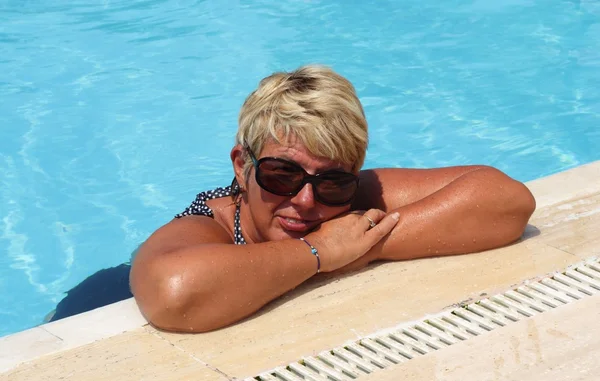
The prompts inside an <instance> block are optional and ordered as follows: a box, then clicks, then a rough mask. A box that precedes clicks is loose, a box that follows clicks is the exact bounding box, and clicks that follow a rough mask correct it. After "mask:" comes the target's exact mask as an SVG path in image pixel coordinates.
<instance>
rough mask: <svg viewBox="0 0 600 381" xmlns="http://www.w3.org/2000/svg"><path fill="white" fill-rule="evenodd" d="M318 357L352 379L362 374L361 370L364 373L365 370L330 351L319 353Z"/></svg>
mask: <svg viewBox="0 0 600 381" xmlns="http://www.w3.org/2000/svg"><path fill="white" fill-rule="evenodd" d="M317 357H318V358H319V359H320V360H321V361H323V362H324V363H327V364H329V366H331V367H333V368H334V369H335V370H337V371H338V372H340V373H342V374H345V375H347V376H348V377H350V378H352V379H354V378H357V377H358V376H360V374H361V372H362V373H363V374H364V372H363V371H362V370H360V369H359V368H358V367H357V366H356V365H355V364H352V363H349V362H347V361H345V360H343V359H341V358H339V357H336V356H334V355H332V354H331V353H330V352H323V353H320V354H318V355H317Z"/></svg>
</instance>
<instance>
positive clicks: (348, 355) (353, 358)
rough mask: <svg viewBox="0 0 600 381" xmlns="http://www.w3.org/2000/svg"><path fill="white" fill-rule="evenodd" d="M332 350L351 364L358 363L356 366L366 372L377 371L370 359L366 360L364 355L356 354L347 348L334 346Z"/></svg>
mask: <svg viewBox="0 0 600 381" xmlns="http://www.w3.org/2000/svg"><path fill="white" fill-rule="evenodd" d="M332 352H333V353H334V355H335V356H338V357H340V358H342V359H344V360H346V361H347V362H349V363H351V364H356V367H357V368H359V369H360V370H362V371H363V372H365V373H373V372H374V371H375V368H374V367H373V365H372V364H371V363H370V362H369V361H365V360H364V359H363V358H362V357H359V356H357V355H355V354H354V353H352V352H350V351H349V350H347V349H346V348H343V349H338V348H334V349H333V350H332Z"/></svg>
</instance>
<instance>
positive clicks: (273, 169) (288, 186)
mask: <svg viewBox="0 0 600 381" xmlns="http://www.w3.org/2000/svg"><path fill="white" fill-rule="evenodd" d="M256 178H257V180H258V183H259V185H260V186H262V187H263V188H264V189H265V190H267V191H269V192H271V193H275V194H277V195H280V196H287V195H291V194H293V193H295V192H297V191H298V190H299V188H300V186H301V185H302V179H303V178H304V173H303V171H302V168H300V167H298V166H294V165H293V164H292V163H286V162H284V161H279V160H265V161H263V162H261V163H260V165H259V167H258V169H257V171H256Z"/></svg>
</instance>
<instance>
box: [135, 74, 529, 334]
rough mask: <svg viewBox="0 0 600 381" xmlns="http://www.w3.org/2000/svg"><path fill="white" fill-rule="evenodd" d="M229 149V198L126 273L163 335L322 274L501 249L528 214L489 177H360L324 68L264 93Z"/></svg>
mask: <svg viewBox="0 0 600 381" xmlns="http://www.w3.org/2000/svg"><path fill="white" fill-rule="evenodd" d="M236 139H237V144H236V145H235V146H234V147H233V149H232V150H231V161H232V164H233V170H234V173H235V178H234V181H233V183H232V185H231V187H226V188H218V189H216V190H214V191H209V192H203V193H200V194H199V195H198V197H197V198H196V200H195V201H194V203H193V204H192V205H191V206H190V207H189V208H187V209H186V210H185V211H184V212H183V213H181V214H179V215H177V216H176V218H175V219H174V220H173V221H171V222H169V223H167V224H166V225H165V226H163V227H161V228H160V229H158V230H157V231H156V232H155V233H154V234H152V236H151V237H150V238H148V240H147V241H146V242H145V243H144V244H143V245H142V247H141V248H140V250H139V253H138V255H137V257H136V258H135V260H134V262H133V266H132V272H131V287H132V291H133V294H134V296H135V298H136V300H137V303H138V305H139V307H140V309H141V311H142V313H143V314H144V316H145V317H146V318H147V319H148V321H149V322H151V323H152V324H153V325H155V326H157V327H159V328H161V329H164V330H173V331H188V332H189V331H191V332H203V331H209V330H214V329H217V328H220V327H224V326H227V325H229V324H232V323H234V322H236V321H239V320H240V319H242V318H244V317H246V316H248V315H250V314H252V313H254V312H256V311H257V310H258V309H259V308H261V307H262V306H264V305H265V304H266V303H268V302H269V301H271V300H273V299H274V298H276V297H278V296H280V295H282V294H284V293H285V292H287V291H289V290H291V289H293V288H294V287H296V286H298V285H299V284H301V283H303V282H304V281H306V280H307V279H309V278H311V277H313V276H314V275H315V274H317V273H319V272H321V273H335V272H343V271H350V270H356V269H359V268H362V267H364V266H366V265H367V264H368V263H369V262H372V261H375V260H403V259H411V258H420V257H428V256H437V255H450V254H459V253H470V252H476V251H481V250H486V249H490V248H494V247H498V246H502V245H506V244H508V243H510V242H513V241H515V240H517V239H518V238H519V237H520V236H521V234H522V233H523V231H524V228H525V226H526V224H527V221H528V219H529V217H530V216H531V214H532V213H533V211H534V209H535V200H534V198H533V196H532V195H531V193H530V192H529V190H528V189H527V188H526V187H525V186H524V185H523V184H521V183H519V182H517V181H515V180H513V179H511V178H509V177H508V176H506V175H505V174H503V173H502V172H500V171H498V170H496V169H494V168H490V167H486V166H464V167H450V168H437V169H373V170H366V171H361V170H360V168H361V166H362V164H363V161H364V158H365V154H366V148H367V141H368V139H367V122H366V120H365V116H364V113H363V109H362V106H361V104H360V101H359V100H358V98H357V96H356V93H355V91H354V88H353V86H352V85H351V84H350V82H348V81H347V80H346V79H345V78H343V77H341V76H340V75H338V74H336V73H335V72H333V71H332V70H330V69H328V68H325V67H320V66H305V67H302V68H300V69H298V70H296V71H294V72H291V73H276V74H273V75H271V76H269V77H267V78H265V79H263V80H262V81H261V82H260V84H259V86H258V88H257V89H256V90H255V91H254V92H253V93H252V94H250V96H249V97H248V98H247V99H246V101H245V103H244V105H243V106H242V109H241V112H240V116H239V130H238V132H237V137H236Z"/></svg>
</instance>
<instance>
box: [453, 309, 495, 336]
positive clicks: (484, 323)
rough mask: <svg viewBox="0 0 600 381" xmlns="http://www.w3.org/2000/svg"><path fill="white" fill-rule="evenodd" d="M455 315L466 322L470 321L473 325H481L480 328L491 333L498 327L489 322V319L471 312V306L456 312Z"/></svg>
mask: <svg viewBox="0 0 600 381" xmlns="http://www.w3.org/2000/svg"><path fill="white" fill-rule="evenodd" d="M454 314H455V315H458V316H460V317H462V318H463V319H465V320H468V321H470V322H471V323H473V324H477V325H479V327H481V328H483V329H485V330H486V331H491V330H493V329H494V328H497V327H498V326H497V325H495V324H494V323H493V322H492V321H489V319H486V318H484V317H481V316H479V315H477V314H476V313H474V312H473V311H471V306H467V307H464V308H461V309H459V310H456V311H454Z"/></svg>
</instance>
